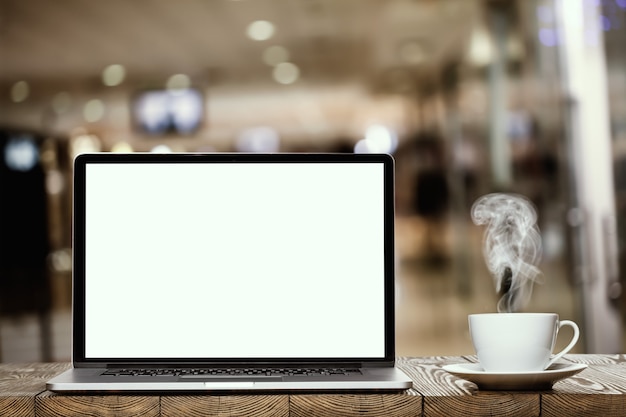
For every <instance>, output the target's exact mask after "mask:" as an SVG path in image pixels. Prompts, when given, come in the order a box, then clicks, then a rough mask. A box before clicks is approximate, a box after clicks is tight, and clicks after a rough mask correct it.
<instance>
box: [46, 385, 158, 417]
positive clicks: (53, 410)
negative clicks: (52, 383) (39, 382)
mask: <svg viewBox="0 0 626 417" xmlns="http://www.w3.org/2000/svg"><path fill="white" fill-rule="evenodd" d="M35 411H36V415H37V417H39V416H41V417H71V416H90V417H99V416H103V417H104V416H110V417H125V416H129V417H130V416H137V417H157V416H159V415H160V398H159V397H158V396H156V395H155V396H148V395H144V396H134V395H91V394H90V395H58V394H53V393H51V392H48V391H47V392H45V393H42V394H40V395H38V396H37V398H36V399H35Z"/></svg>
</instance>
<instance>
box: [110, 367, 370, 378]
mask: <svg viewBox="0 0 626 417" xmlns="http://www.w3.org/2000/svg"><path fill="white" fill-rule="evenodd" d="M360 374H361V371H360V370H358V369H347V368H323V369H320V368H279V369H275V368H262V369H259V368H254V369H249V368H227V369H222V368H217V369H213V368H209V369H205V368H202V369H197V368H192V369H188V368H181V369H152V368H149V369H109V370H107V371H105V372H104V373H102V375H107V376H182V377H184V376H192V375H198V376H202V375H205V376H207V377H210V376H308V375H312V376H326V375H360Z"/></svg>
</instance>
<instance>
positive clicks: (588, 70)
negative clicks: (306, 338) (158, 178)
mask: <svg viewBox="0 0 626 417" xmlns="http://www.w3.org/2000/svg"><path fill="white" fill-rule="evenodd" d="M624 44H626V0H340V1H339V0H180V1H175V2H174V1H169V0H135V1H128V0H108V1H90V0H64V1H62V2H51V1H47V0H0V361H3V362H27V361H60V360H63V361H66V360H69V359H70V338H71V331H70V322H71V319H70V315H71V314H70V311H71V273H72V271H71V218H72V213H71V200H72V197H71V192H72V160H73V158H74V157H75V156H76V155H77V154H79V153H82V152H94V151H96V152H133V151H142V152H147V151H150V152H172V151H173V152H179V151H186V152H387V153H391V154H393V156H394V157H395V159H396V175H397V181H396V194H397V201H396V211H397V216H396V241H397V258H398V268H397V269H398V271H397V277H396V301H397V306H396V314H397V318H396V321H397V326H396V333H397V334H396V338H397V353H398V355H402V356H422V355H462V354H471V353H473V350H472V347H471V342H470V340H469V334H468V331H467V315H468V314H470V313H477V312H493V311H496V304H497V300H498V297H497V295H496V291H495V287H494V284H493V281H492V278H491V276H490V275H489V272H488V271H487V269H486V266H485V263H484V260H483V257H482V252H481V251H482V246H481V240H482V233H483V230H482V228H480V227H478V226H475V225H474V224H473V223H472V221H471V218H470V208H471V205H472V203H473V202H474V201H475V200H476V198H477V197H479V196H481V195H483V194H486V193H490V192H513V193H519V194H522V195H525V196H526V197H528V198H529V199H531V200H532V201H533V203H534V204H535V205H536V207H537V211H538V215H539V220H538V224H539V227H540V230H541V235H542V238H543V258H542V262H541V264H540V265H539V267H540V269H541V271H542V272H543V277H542V279H541V281H540V283H537V284H536V285H535V287H534V292H533V295H532V298H531V301H530V303H529V304H528V305H527V306H526V307H525V311H551V312H556V313H559V314H560V316H561V318H564V319H565V318H566V319H572V320H575V321H577V322H578V323H579V325H580V326H581V330H582V340H581V341H580V342H579V343H578V345H577V347H576V350H577V351H578V352H586V353H617V352H623V351H624V331H623V330H624V318H625V303H624V295H623V292H622V285H623V282H624V280H625V278H624V277H625V273H624V271H626V253H625V250H626V242H625V239H626V216H624V214H625V212H626V50H624V47H623V45H624ZM111 261H112V262H114V261H115V260H114V259H112V260H111ZM112 330H113V329H112Z"/></svg>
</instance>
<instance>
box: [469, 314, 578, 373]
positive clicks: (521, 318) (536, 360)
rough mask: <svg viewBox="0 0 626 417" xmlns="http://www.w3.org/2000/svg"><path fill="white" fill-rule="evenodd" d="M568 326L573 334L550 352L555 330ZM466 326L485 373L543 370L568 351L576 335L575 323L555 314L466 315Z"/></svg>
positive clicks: (557, 331) (556, 332)
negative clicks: (563, 347)
mask: <svg viewBox="0 0 626 417" xmlns="http://www.w3.org/2000/svg"><path fill="white" fill-rule="evenodd" d="M563 326H570V327H571V328H572V329H573V330H574V335H573V337H572V340H571V341H570V342H569V344H568V345H567V346H566V347H565V349H563V350H562V351H560V352H559V353H557V354H556V355H554V356H553V357H552V358H551V357H550V356H551V354H552V350H553V349H554V344H555V342H556V338H557V335H558V333H559V330H560V329H561V328H562V327H563ZM469 328H470V335H471V337H472V343H473V345H474V349H475V350H476V354H477V355H478V361H479V362H480V365H481V366H482V367H483V369H484V370H485V371H486V372H505V373H513V372H538V371H543V370H545V369H546V368H547V367H549V366H550V365H552V364H553V363H554V362H556V361H557V360H559V359H560V358H561V357H562V356H563V355H565V354H566V353H567V352H569V351H570V350H571V349H572V348H573V347H574V345H575V344H576V342H577V341H578V337H579V335H580V331H579V329H578V326H577V325H576V323H574V322H573V321H570V320H559V315H558V314H555V313H485V314H470V315H469Z"/></svg>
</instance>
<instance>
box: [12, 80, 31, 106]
mask: <svg viewBox="0 0 626 417" xmlns="http://www.w3.org/2000/svg"><path fill="white" fill-rule="evenodd" d="M29 93H30V86H29V85H28V83H27V82H26V81H18V82H16V83H15V84H13V87H11V100H13V102H14V103H21V102H22V101H24V100H26V99H27V98H28V94H29Z"/></svg>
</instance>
